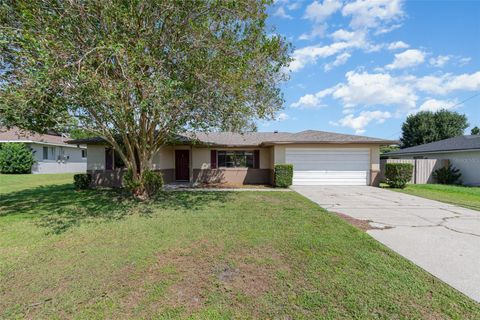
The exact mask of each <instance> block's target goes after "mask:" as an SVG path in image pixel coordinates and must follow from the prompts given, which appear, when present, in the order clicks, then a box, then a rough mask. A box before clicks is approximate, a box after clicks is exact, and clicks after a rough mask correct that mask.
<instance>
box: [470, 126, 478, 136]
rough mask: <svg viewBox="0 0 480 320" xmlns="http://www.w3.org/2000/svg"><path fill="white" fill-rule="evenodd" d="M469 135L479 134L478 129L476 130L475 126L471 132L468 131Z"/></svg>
mask: <svg viewBox="0 0 480 320" xmlns="http://www.w3.org/2000/svg"><path fill="white" fill-rule="evenodd" d="M470 134H471V135H477V134H480V128H478V127H477V126H475V127H473V128H472V130H471V131H470Z"/></svg>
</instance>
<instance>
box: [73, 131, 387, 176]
mask: <svg viewBox="0 0 480 320" xmlns="http://www.w3.org/2000/svg"><path fill="white" fill-rule="evenodd" d="M177 141H181V142H178V143H176V144H172V145H166V146H164V147H163V148H162V149H161V150H160V152H159V153H158V154H157V155H155V156H154V158H153V161H152V169H153V170H158V171H160V172H162V173H163V177H164V180H165V182H166V183H169V182H174V181H187V182H193V183H227V184H269V183H272V181H273V169H274V165H275V164H279V163H291V164H293V167H294V174H293V184H294V185H377V184H378V181H377V180H378V179H377V176H378V173H379V170H380V167H379V163H380V157H379V147H380V145H385V144H391V143H394V142H392V141H387V140H382V139H377V138H369V137H361V136H354V135H346V134H338V133H330V132H322V131H313V130H307V131H302V132H299V133H286V132H252V133H244V134H239V133H231V132H218V133H197V134H188V135H187V134H185V135H182V136H180V137H179V139H177ZM69 143H73V144H86V145H87V149H88V161H87V172H89V173H91V174H92V176H93V181H94V184H97V185H103V186H118V185H120V184H121V178H122V174H123V172H124V170H123V169H122V168H123V167H124V165H123V164H122V163H121V161H120V160H119V157H116V156H115V153H114V152H113V150H112V149H111V148H110V147H109V146H108V145H107V144H106V143H105V141H104V140H103V139H101V138H91V139H79V140H73V141H69Z"/></svg>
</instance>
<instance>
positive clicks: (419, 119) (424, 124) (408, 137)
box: [400, 110, 468, 148]
mask: <svg viewBox="0 0 480 320" xmlns="http://www.w3.org/2000/svg"><path fill="white" fill-rule="evenodd" d="M467 127H468V121H467V117H466V116H465V115H463V114H459V113H457V112H454V111H448V110H439V111H437V112H431V111H421V112H418V113H416V114H414V115H409V116H408V117H407V119H406V120H405V122H404V123H403V125H402V137H401V138H400V141H401V142H402V148H408V147H414V146H418V145H420V144H424V143H430V142H435V141H439V140H444V139H448V138H452V137H456V136H460V135H463V133H464V131H465V129H466V128H467Z"/></svg>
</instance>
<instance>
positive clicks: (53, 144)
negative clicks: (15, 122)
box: [0, 140, 87, 149]
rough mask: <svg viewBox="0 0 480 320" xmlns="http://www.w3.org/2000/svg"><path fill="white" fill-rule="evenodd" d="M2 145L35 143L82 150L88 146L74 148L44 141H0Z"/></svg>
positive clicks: (66, 144)
mask: <svg viewBox="0 0 480 320" xmlns="http://www.w3.org/2000/svg"><path fill="white" fill-rule="evenodd" d="M0 143H33V144H41V145H47V146H57V147H65V148H80V149H86V148H87V147H86V146H82V145H77V146H73V145H71V144H68V143H53V142H43V141H33V140H0Z"/></svg>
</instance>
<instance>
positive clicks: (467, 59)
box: [458, 57, 472, 66]
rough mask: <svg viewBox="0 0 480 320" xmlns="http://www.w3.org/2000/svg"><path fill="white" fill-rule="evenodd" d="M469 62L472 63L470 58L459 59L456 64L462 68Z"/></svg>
mask: <svg viewBox="0 0 480 320" xmlns="http://www.w3.org/2000/svg"><path fill="white" fill-rule="evenodd" d="M470 61H472V58H470V57H466V58H460V60H459V61H458V64H459V65H460V66H464V65H466V64H468V63H470Z"/></svg>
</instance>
